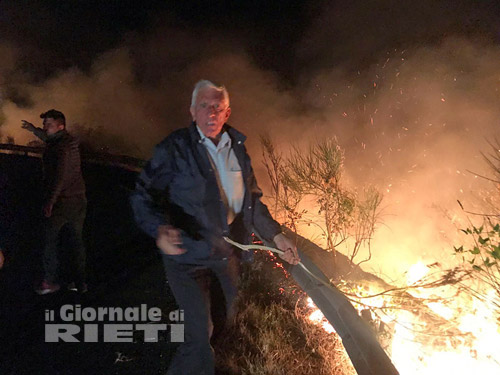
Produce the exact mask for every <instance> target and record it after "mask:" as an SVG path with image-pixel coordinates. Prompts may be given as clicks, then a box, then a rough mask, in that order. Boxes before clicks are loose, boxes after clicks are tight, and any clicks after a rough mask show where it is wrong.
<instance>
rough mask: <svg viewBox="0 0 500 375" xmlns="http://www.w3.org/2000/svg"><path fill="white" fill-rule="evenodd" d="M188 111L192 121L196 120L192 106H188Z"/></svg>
mask: <svg viewBox="0 0 500 375" xmlns="http://www.w3.org/2000/svg"><path fill="white" fill-rule="evenodd" d="M189 112H190V113H191V117H192V118H193V121H196V116H195V112H194V107H189Z"/></svg>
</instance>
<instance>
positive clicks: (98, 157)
mask: <svg viewBox="0 0 500 375" xmlns="http://www.w3.org/2000/svg"><path fill="white" fill-rule="evenodd" d="M44 149H45V147H43V146H21V145H15V144H10V143H0V153H8V154H17V155H25V156H35V157H40V156H41V155H42V153H43V151H44ZM81 156H82V162H84V163H88V162H90V163H95V164H102V165H109V166H116V167H120V168H124V169H128V170H130V171H135V172H138V171H140V170H141V169H142V168H143V167H144V165H145V163H146V162H145V161H144V160H143V159H139V158H134V157H132V156H127V155H113V154H110V153H107V152H92V151H88V150H82V153H81Z"/></svg>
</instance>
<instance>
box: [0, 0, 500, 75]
mask: <svg viewBox="0 0 500 375" xmlns="http://www.w3.org/2000/svg"><path fill="white" fill-rule="evenodd" d="M499 15H500V5H499V3H498V2H497V1H491V0H484V1H464V0H454V1H452V0H447V1H435V0H423V1H418V2H415V1H398V0H374V1H373V0H372V1H367V0H355V1H348V0H343V1H325V0H309V1H299V0H294V1H266V0H256V1H159V0H158V1H151V0H149V1H131V0H121V1H57V0H55V1H52V0H45V1H35V0H32V1H11V0H3V1H2V2H1V3H0V17H1V18H0V33H1V37H0V40H1V41H2V42H9V43H12V44H14V45H15V46H16V47H17V48H19V49H20V52H19V59H18V61H17V64H16V67H15V69H14V74H10V75H9V77H6V78H4V80H5V81H6V82H7V83H8V84H12V85H15V84H16V80H20V79H21V78H20V77H22V79H23V80H25V79H26V77H28V79H29V80H30V81H31V82H40V81H43V80H45V79H47V78H48V77H50V76H52V75H54V74H57V73H58V72H60V71H61V70H64V69H68V68H70V67H78V68H79V69H82V70H84V71H85V70H88V69H89V68H90V66H91V65H92V62H93V61H94V60H95V59H96V57H97V56H99V55H100V54H102V53H103V52H105V51H107V50H110V49H112V48H115V47H117V46H118V45H120V44H121V43H123V42H124V41H126V40H128V39H130V38H134V37H138V38H141V37H142V38H144V37H147V35H148V34H153V33H155V32H157V30H160V29H165V28H169V29H170V30H173V29H175V30H178V31H182V32H187V33H190V34H194V35H201V36H207V35H212V37H213V38H218V37H219V36H223V37H224V38H226V39H228V40H231V41H232V42H233V43H235V44H237V45H238V47H239V48H241V49H243V50H244V51H245V52H246V53H247V54H248V55H249V56H250V57H251V58H252V60H253V61H254V62H255V63H256V64H257V65H258V66H259V67H261V68H263V69H266V70H270V71H273V72H276V73H277V74H278V75H279V77H280V80H281V81H282V83H283V84H285V85H294V84H297V82H298V81H299V78H300V77H301V76H303V75H304V74H309V73H310V72H311V71H315V70H319V69H323V68H325V67H331V66H332V65H348V66H350V67H352V69H354V70H357V69H362V68H364V67H367V66H369V64H371V63H373V62H374V61H376V59H377V58H379V57H380V56H381V55H383V54H384V53H385V52H386V51H390V50H391V49H392V48H408V47H411V46H413V45H416V44H417V45H418V44H421V45H424V44H435V43H439V42H440V41H441V40H442V39H443V38H444V37H447V36H449V35H467V36H478V35H480V36H481V37H482V38H488V39H491V40H495V41H498V40H499V39H500V38H499V34H500V23H499V21H498V16H499ZM165 43H168V40H166V41H165ZM223 50H224V47H223V46H218V48H215V49H213V50H212V51H210V53H211V54H217V53H220V52H222V51H223ZM327 50H328V51H327Z"/></svg>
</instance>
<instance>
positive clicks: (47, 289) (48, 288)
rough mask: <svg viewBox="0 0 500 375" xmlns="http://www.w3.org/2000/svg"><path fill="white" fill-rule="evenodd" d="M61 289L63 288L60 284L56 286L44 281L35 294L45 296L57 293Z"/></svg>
mask: <svg viewBox="0 0 500 375" xmlns="http://www.w3.org/2000/svg"><path fill="white" fill-rule="evenodd" d="M59 289H61V286H60V285H59V284H55V283H51V282H50V281H47V280H43V281H42V282H41V283H40V286H39V287H38V288H37V289H35V292H36V293H37V294H38V295H40V296H43V295H45V294H50V293H55V292H57V291H58V290H59Z"/></svg>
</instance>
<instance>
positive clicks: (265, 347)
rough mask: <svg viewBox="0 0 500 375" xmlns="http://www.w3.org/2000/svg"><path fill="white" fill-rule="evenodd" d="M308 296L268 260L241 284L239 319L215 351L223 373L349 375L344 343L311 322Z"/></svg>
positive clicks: (253, 268)
mask: <svg viewBox="0 0 500 375" xmlns="http://www.w3.org/2000/svg"><path fill="white" fill-rule="evenodd" d="M305 300H306V296H305V295H304V293H303V292H302V291H300V289H299V288H298V287H297V286H296V285H295V284H294V283H293V281H292V280H291V279H290V278H287V277H285V274H284V271H283V270H282V269H281V268H277V267H276V266H275V264H274V263H273V262H272V260H271V257H270V256H269V255H267V254H265V255H261V254H258V255H257V256H256V260H255V261H254V263H252V264H251V265H249V266H248V269H247V270H246V272H245V276H244V278H243V281H242V287H241V296H240V299H239V302H238V304H239V313H238V315H237V316H236V318H235V321H234V324H233V326H232V328H230V329H229V331H228V332H227V334H226V335H225V336H224V339H223V341H222V342H220V343H219V345H218V346H217V352H218V353H217V358H218V365H219V367H222V368H225V369H227V371H228V373H240V374H242V375H257V374H258V375H263V374H273V375H280V374H283V375H284V374H287V375H295V374H296V375H309V374H310V375H313V374H314V375H327V374H328V375H331V374H337V375H350V374H354V373H355V372H354V370H353V368H352V365H351V363H350V360H349V358H348V357H347V354H346V353H345V350H344V347H343V346H342V343H341V340H340V338H339V337H338V336H337V335H336V334H328V333H326V332H325V331H324V330H323V329H322V328H320V327H317V326H315V325H314V324H313V323H312V322H310V321H309V319H308V313H309V312H310V310H309V309H308V307H307V306H306V305H305Z"/></svg>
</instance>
